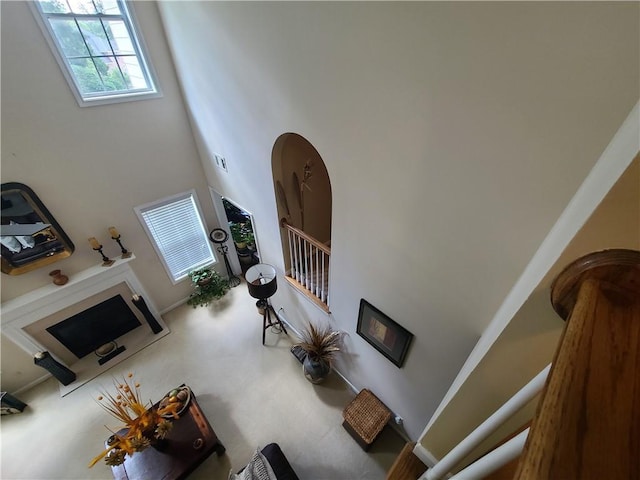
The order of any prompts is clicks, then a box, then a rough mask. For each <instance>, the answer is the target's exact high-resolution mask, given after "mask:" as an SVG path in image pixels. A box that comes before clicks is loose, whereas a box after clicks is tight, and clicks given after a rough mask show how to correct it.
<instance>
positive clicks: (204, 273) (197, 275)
mask: <svg viewBox="0 0 640 480" xmlns="http://www.w3.org/2000/svg"><path fill="white" fill-rule="evenodd" d="M213 273H214V272H213V270H211V268H209V267H204V268H199V269H197V270H193V271H191V272H189V278H191V283H193V284H194V285H197V284H201V283H206V282H207V281H210V280H211V278H212V277H213Z"/></svg>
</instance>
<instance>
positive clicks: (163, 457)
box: [111, 392, 225, 480]
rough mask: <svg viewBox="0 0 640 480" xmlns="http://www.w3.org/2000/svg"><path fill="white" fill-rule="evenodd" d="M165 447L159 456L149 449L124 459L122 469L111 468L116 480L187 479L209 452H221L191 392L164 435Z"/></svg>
mask: <svg viewBox="0 0 640 480" xmlns="http://www.w3.org/2000/svg"><path fill="white" fill-rule="evenodd" d="M166 438H167V440H168V445H167V447H166V449H164V450H163V451H162V452H160V451H158V450H156V449H155V448H153V447H149V448H147V449H145V450H143V451H142V452H137V453H135V454H133V456H131V457H130V456H128V455H127V456H126V457H125V462H124V463H123V464H122V465H117V466H115V467H111V470H112V472H113V476H114V478H116V479H117V480H160V479H162V480H180V479H184V478H186V477H187V475H189V474H190V473H191V472H193V470H195V468H196V467H197V466H198V465H200V464H201V463H202V462H203V461H204V460H205V459H206V458H207V457H209V456H210V455H211V454H212V453H213V452H216V454H217V455H218V456H221V455H223V454H224V452H225V448H224V445H222V443H220V440H218V437H217V436H216V433H215V432H214V431H213V428H211V425H210V424H209V422H208V421H207V419H206V417H205V416H204V414H203V413H202V410H201V409H200V405H198V401H197V400H196V397H195V395H194V394H193V392H191V401H190V402H189V408H188V409H187V410H186V411H185V412H184V413H183V414H182V415H181V416H180V418H179V419H178V420H173V428H172V429H171V431H170V432H169V434H168V435H167V437H166Z"/></svg>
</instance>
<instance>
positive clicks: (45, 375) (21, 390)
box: [12, 373, 53, 395]
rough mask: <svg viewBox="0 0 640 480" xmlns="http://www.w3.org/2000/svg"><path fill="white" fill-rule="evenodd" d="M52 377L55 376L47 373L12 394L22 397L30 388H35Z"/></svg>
mask: <svg viewBox="0 0 640 480" xmlns="http://www.w3.org/2000/svg"><path fill="white" fill-rule="evenodd" d="M52 376H53V375H51V374H50V373H45V374H44V375H42V376H41V377H38V378H36V379H35V380H33V381H32V382H29V383H27V384H26V385H25V386H23V387H20V388H18V389H17V390H16V391H15V392H12V394H15V395H20V394H21V393H22V392H26V391H27V390H29V389H30V388H33V387H35V386H36V385H38V384H39V383H42V382H44V381H45V380H49V379H50V378H51V377H52Z"/></svg>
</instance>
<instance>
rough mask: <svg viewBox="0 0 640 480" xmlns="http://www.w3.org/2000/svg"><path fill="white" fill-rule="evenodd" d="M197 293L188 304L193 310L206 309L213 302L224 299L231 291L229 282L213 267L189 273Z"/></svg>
mask: <svg viewBox="0 0 640 480" xmlns="http://www.w3.org/2000/svg"><path fill="white" fill-rule="evenodd" d="M189 277H190V278H191V283H192V284H193V287H194V289H195V291H194V292H193V293H192V294H191V295H190V296H189V300H187V303H188V304H189V305H191V306H192V307H193V308H196V307H206V306H207V305H209V304H210V303H211V302H212V301H214V300H218V299H219V298H222V297H224V295H225V294H226V293H227V292H228V291H229V288H230V286H229V282H228V281H227V280H226V279H224V278H222V277H221V276H220V274H219V273H218V272H216V271H215V270H213V269H212V268H211V267H204V268H199V269H197V270H193V271H192V272H190V273H189Z"/></svg>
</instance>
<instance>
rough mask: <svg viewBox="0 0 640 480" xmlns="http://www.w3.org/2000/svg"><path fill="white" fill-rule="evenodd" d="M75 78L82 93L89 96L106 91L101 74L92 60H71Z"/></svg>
mask: <svg viewBox="0 0 640 480" xmlns="http://www.w3.org/2000/svg"><path fill="white" fill-rule="evenodd" d="M69 63H70V65H71V70H72V71H73V76H74V77H75V78H76V81H77V82H78V87H79V88H80V91H81V92H82V93H83V94H85V95H87V94H92V93H98V92H103V91H104V90H105V87H104V84H103V83H102V78H101V77H100V73H99V72H98V70H97V69H96V66H95V64H94V63H93V61H92V60H91V59H90V58H77V59H74V60H70V62H69Z"/></svg>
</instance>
